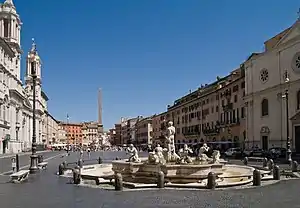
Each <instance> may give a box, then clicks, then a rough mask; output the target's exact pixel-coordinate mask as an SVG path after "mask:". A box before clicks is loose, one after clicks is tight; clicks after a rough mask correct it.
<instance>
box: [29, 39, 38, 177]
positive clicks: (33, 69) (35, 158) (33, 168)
mask: <svg viewBox="0 0 300 208" xmlns="http://www.w3.org/2000/svg"><path fill="white" fill-rule="evenodd" d="M30 67H31V76H32V91H33V93H32V94H33V101H32V154H31V156H30V168H29V171H30V173H31V174H34V173H36V172H37V171H38V170H39V169H38V166H37V165H38V155H37V154H36V146H37V144H36V115H35V113H36V112H35V102H36V97H35V96H36V95H35V94H36V92H35V88H36V79H37V75H36V46H35V43H34V42H33V44H32V49H31V51H30Z"/></svg>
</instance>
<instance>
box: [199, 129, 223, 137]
mask: <svg viewBox="0 0 300 208" xmlns="http://www.w3.org/2000/svg"><path fill="white" fill-rule="evenodd" d="M219 133H220V128H219V127H218V128H217V127H216V128H213V129H204V130H203V134H204V135H205V136H213V135H217V134H219Z"/></svg>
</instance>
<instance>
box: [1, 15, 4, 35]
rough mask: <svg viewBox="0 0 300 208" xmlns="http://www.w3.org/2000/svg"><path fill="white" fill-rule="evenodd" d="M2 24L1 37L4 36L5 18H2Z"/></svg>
mask: <svg viewBox="0 0 300 208" xmlns="http://www.w3.org/2000/svg"><path fill="white" fill-rule="evenodd" d="M0 25H1V37H4V20H3V19H1V22H0Z"/></svg>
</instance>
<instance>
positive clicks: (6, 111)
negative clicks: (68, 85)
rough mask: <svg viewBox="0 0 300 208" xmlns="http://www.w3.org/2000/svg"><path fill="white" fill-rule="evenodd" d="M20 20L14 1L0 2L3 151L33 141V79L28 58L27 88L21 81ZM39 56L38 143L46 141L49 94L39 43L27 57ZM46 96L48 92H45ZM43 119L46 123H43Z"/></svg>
mask: <svg viewBox="0 0 300 208" xmlns="http://www.w3.org/2000/svg"><path fill="white" fill-rule="evenodd" d="M21 26H22V22H21V19H20V17H19V15H18V13H17V11H16V7H15V6H14V4H13V2H12V1H11V0H6V1H5V2H4V3H3V4H0V48H1V49H0V154H3V153H17V152H21V151H27V150H29V149H30V148H31V141H32V129H33V128H32V79H31V70H30V63H29V62H28V61H27V69H26V70H25V71H26V76H25V89H24V87H23V83H22V81H21V54H22V50H21ZM31 54H35V55H36V57H37V62H36V66H35V67H36V70H37V76H38V79H37V88H36V89H37V93H36V95H37V97H36V98H37V101H36V106H37V111H36V113H37V124H36V135H37V138H36V140H37V143H38V144H46V141H47V138H46V134H45V133H46V132H45V131H43V125H45V120H44V119H46V118H47V116H45V114H46V113H45V111H47V105H46V103H47V100H46V96H44V97H43V93H42V88H41V60H40V58H39V56H38V54H37V51H36V45H35V44H33V46H32V49H31V50H30V52H29V53H28V57H27V58H29V56H30V55H31ZM44 95H45V94H44ZM43 122H44V124H43Z"/></svg>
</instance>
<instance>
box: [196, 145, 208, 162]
mask: <svg viewBox="0 0 300 208" xmlns="http://www.w3.org/2000/svg"><path fill="white" fill-rule="evenodd" d="M208 151H209V147H208V146H207V144H206V143H204V144H203V146H202V147H200V149H199V155H198V157H199V160H200V161H208V160H209V157H208V156H207V155H206V153H207V152H208Z"/></svg>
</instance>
